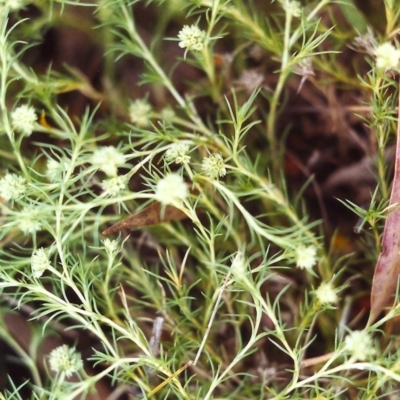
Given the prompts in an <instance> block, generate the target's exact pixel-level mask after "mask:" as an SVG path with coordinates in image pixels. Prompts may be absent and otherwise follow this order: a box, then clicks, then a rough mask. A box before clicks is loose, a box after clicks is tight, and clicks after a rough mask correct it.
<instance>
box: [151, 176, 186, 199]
mask: <svg viewBox="0 0 400 400" xmlns="http://www.w3.org/2000/svg"><path fill="white" fill-rule="evenodd" d="M188 196H189V190H188V187H187V185H186V183H185V181H184V180H183V178H182V177H181V176H180V175H178V174H176V173H170V174H168V175H166V176H165V177H164V178H162V179H160V180H159V181H158V183H157V186H156V192H155V198H156V200H157V201H159V202H160V203H161V204H164V205H168V204H171V205H181V204H182V202H183V201H185V200H186V199H187V197H188Z"/></svg>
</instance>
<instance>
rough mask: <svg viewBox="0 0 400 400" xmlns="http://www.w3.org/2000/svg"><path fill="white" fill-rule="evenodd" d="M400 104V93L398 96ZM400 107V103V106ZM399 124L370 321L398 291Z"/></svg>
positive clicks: (399, 221) (372, 294) (399, 254)
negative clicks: (390, 191) (389, 211)
mask: <svg viewBox="0 0 400 400" xmlns="http://www.w3.org/2000/svg"><path fill="white" fill-rule="evenodd" d="M399 104H400V96H399ZM399 110H400V106H399ZM399 205H400V127H399V125H398V126H397V143H396V157H395V169H394V178H393V184H392V193H391V195H390V201H389V207H390V208H391V209H392V210H393V211H392V212H391V213H390V214H389V215H388V217H387V218H386V222H385V228H384V230H383V237H382V251H381V253H380V255H379V258H378V262H377V263H376V266H375V272H374V278H373V281H372V289H371V313H370V316H369V321H368V324H371V323H372V322H373V321H374V320H375V319H376V318H377V317H378V315H379V314H380V312H381V311H382V309H383V308H384V307H385V306H387V304H388V303H389V301H390V299H391V297H392V296H393V294H394V293H395V291H396V287H397V280H398V277H399V275H400V208H399Z"/></svg>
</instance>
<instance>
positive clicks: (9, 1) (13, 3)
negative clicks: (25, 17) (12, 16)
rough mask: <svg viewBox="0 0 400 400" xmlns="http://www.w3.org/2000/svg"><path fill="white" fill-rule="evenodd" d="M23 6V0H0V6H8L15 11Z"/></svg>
mask: <svg viewBox="0 0 400 400" xmlns="http://www.w3.org/2000/svg"><path fill="white" fill-rule="evenodd" d="M24 6H25V1H23V0H2V1H0V7H1V9H3V8H9V9H10V10H11V11H16V10H19V9H21V8H23V7H24Z"/></svg>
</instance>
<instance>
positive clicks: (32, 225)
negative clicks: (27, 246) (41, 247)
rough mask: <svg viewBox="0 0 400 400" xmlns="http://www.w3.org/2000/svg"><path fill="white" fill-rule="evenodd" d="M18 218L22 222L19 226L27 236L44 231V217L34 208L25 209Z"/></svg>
mask: <svg viewBox="0 0 400 400" xmlns="http://www.w3.org/2000/svg"><path fill="white" fill-rule="evenodd" d="M17 218H18V220H19V221H20V222H19V224H18V227H19V229H21V231H22V232H24V233H25V234H26V235H27V234H29V233H31V234H34V233H36V232H37V231H39V230H40V229H42V223H41V220H42V217H41V216H40V214H39V212H38V211H37V210H35V209H34V208H32V207H25V208H24V209H23V210H22V211H21V212H20V213H19V214H18V217H17Z"/></svg>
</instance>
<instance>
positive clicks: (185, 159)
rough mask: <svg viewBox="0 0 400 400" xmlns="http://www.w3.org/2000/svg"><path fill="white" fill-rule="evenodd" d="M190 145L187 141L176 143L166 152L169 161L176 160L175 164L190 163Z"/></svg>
mask: <svg viewBox="0 0 400 400" xmlns="http://www.w3.org/2000/svg"><path fill="white" fill-rule="evenodd" d="M188 151H189V145H188V144H185V143H174V144H173V145H172V146H171V147H170V148H169V149H168V150H167V151H166V153H165V159H166V160H167V161H174V162H175V164H189V161H190V156H188V154H187V153H188Z"/></svg>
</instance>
